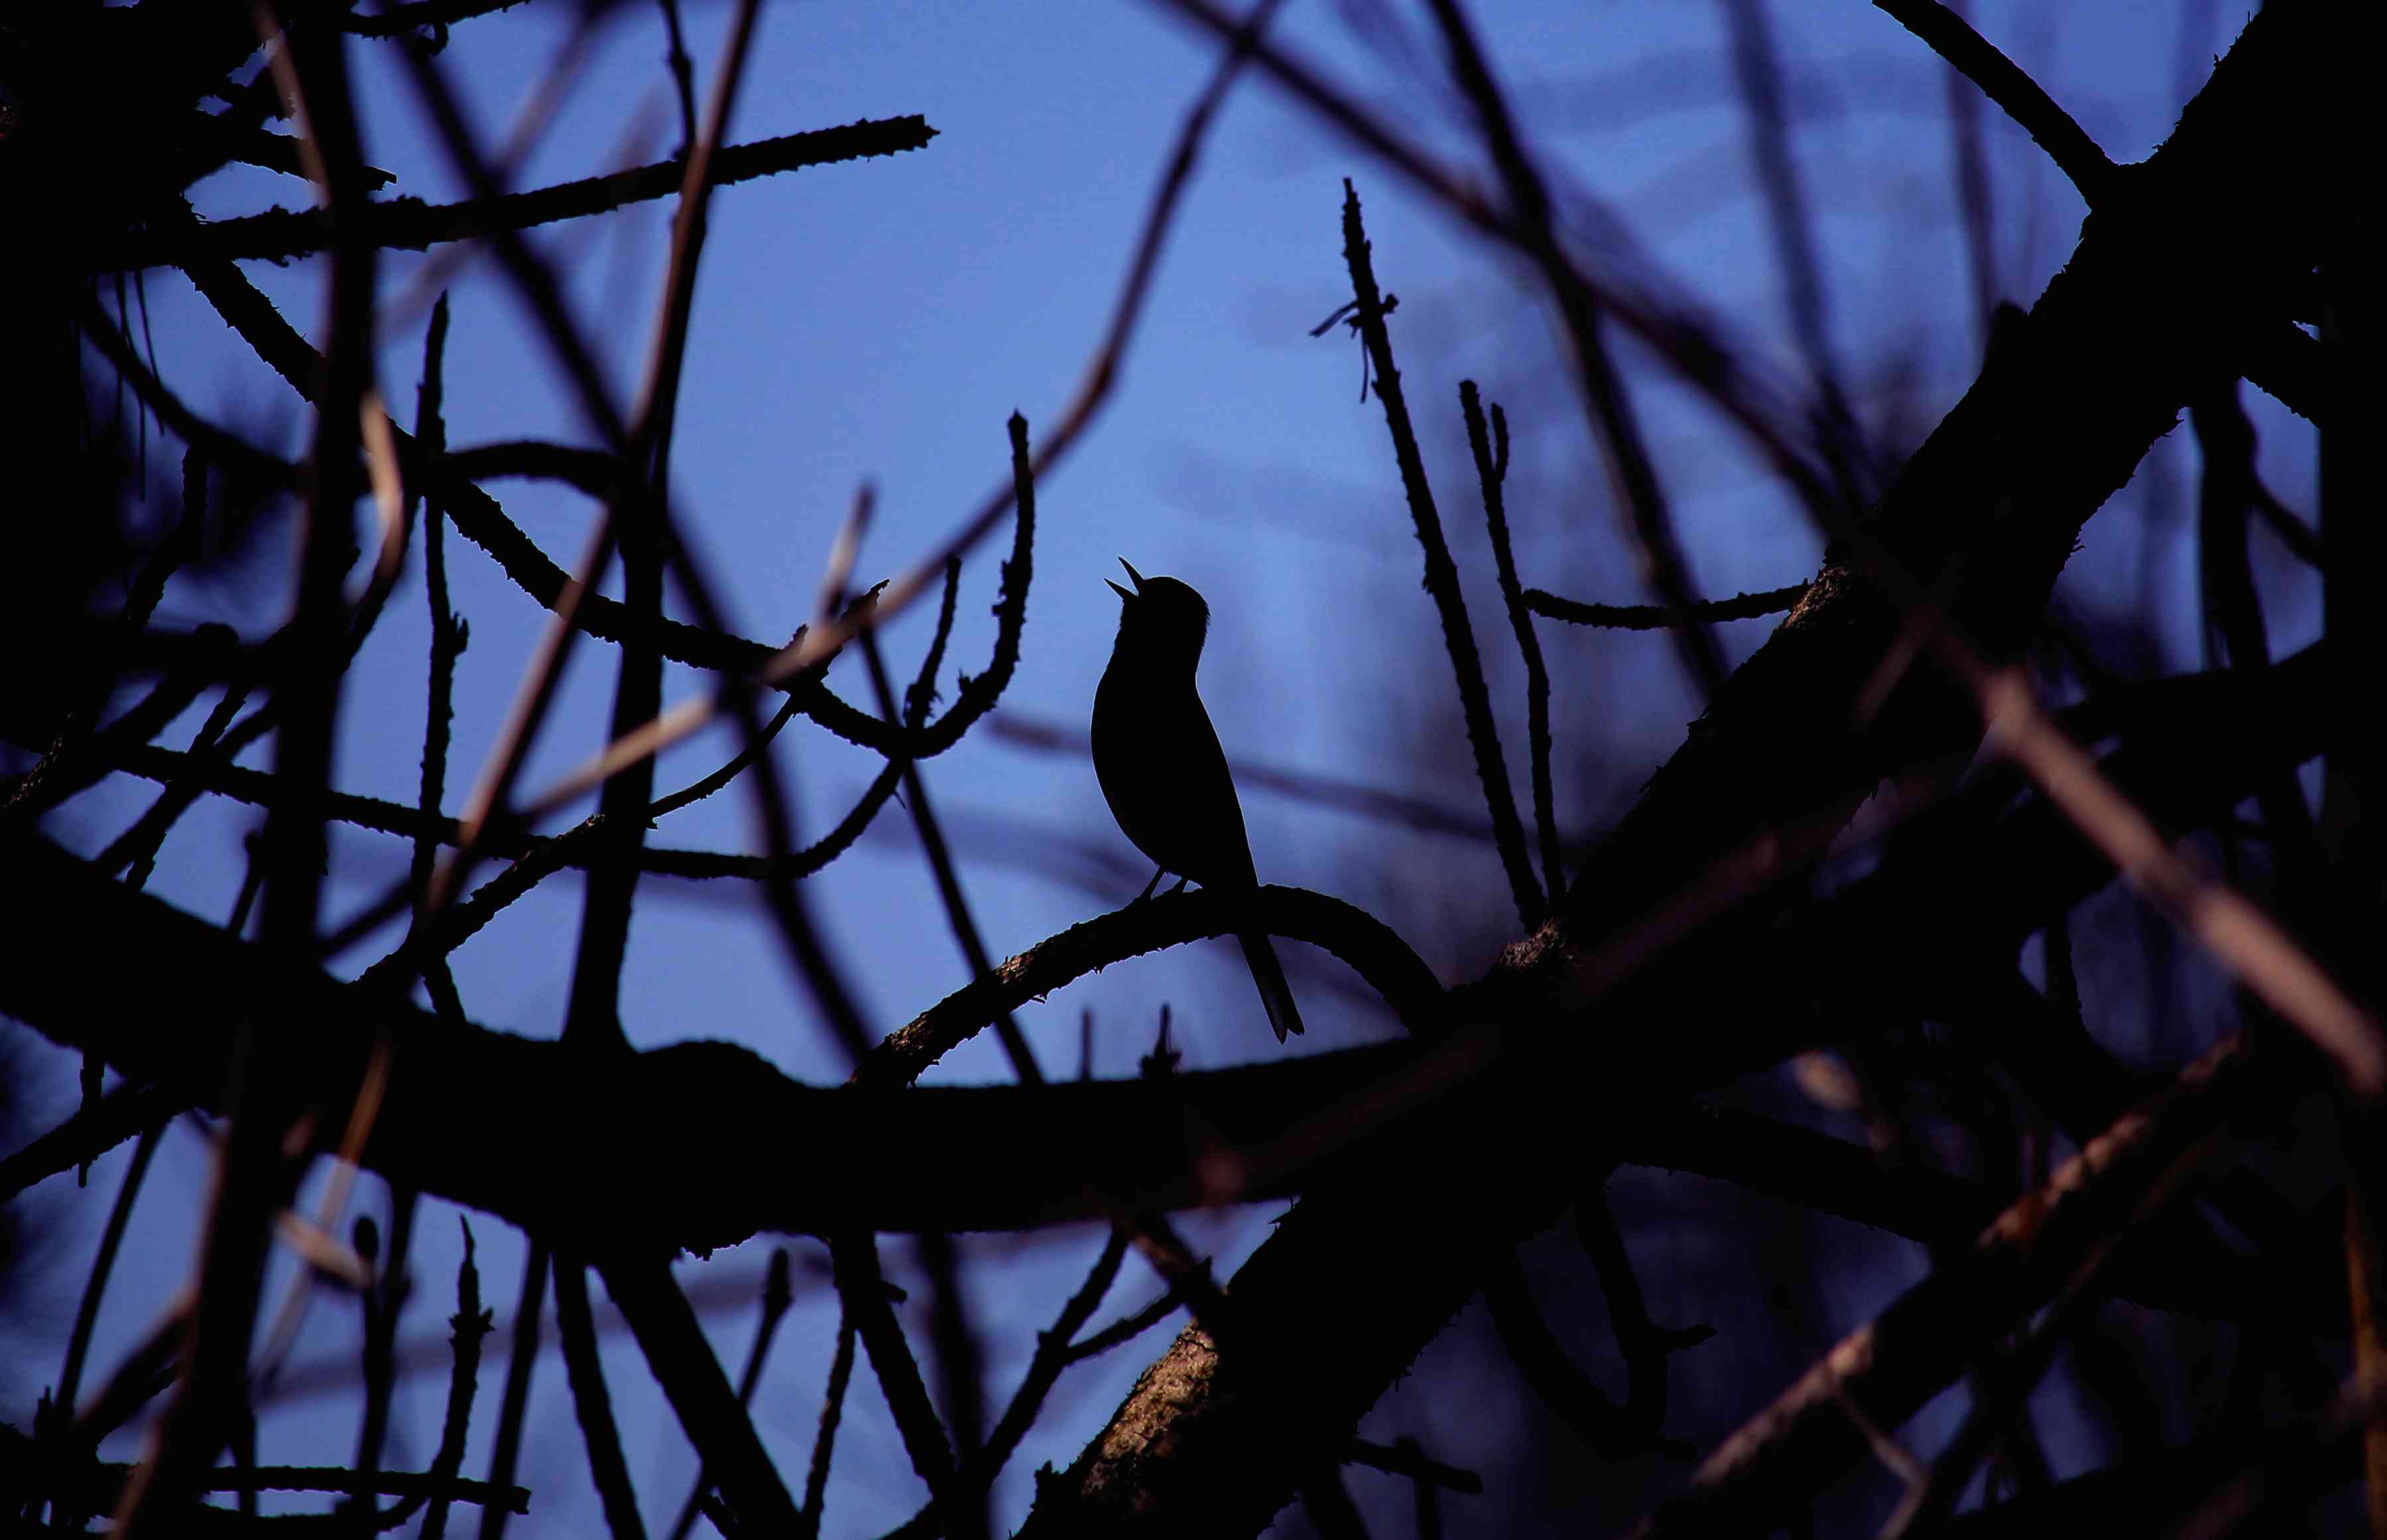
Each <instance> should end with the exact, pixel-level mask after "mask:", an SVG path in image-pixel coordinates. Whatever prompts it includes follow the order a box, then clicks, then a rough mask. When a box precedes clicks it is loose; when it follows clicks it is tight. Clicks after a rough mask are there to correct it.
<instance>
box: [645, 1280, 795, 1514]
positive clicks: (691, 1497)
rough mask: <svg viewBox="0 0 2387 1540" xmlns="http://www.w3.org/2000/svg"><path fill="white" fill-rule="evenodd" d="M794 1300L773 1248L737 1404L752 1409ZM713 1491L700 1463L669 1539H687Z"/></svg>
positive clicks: (709, 1477)
mask: <svg viewBox="0 0 2387 1540" xmlns="http://www.w3.org/2000/svg"><path fill="white" fill-rule="evenodd" d="M794 1301H795V1292H794V1290H793V1289H792V1288H791V1287H790V1285H789V1269H788V1248H787V1247H785V1246H776V1247H774V1248H772V1251H771V1263H770V1266H769V1267H768V1268H767V1269H764V1274H763V1313H762V1315H761V1316H760V1317H759V1318H758V1319H756V1320H755V1322H754V1344H753V1345H752V1346H751V1347H750V1348H748V1349H747V1351H746V1368H745V1370H744V1372H743V1373H741V1374H739V1377H738V1404H739V1406H741V1407H752V1406H753V1404H754V1387H755V1386H757V1385H759V1384H761V1383H762V1382H763V1362H764V1359H765V1358H767V1357H770V1355H771V1340H772V1339H773V1338H774V1337H776V1336H777V1335H778V1331H779V1322H780V1321H782V1320H784V1319H787V1314H788V1306H789V1305H791V1304H793V1303H794ZM712 1490H713V1476H712V1472H710V1471H707V1470H705V1469H704V1467H703V1466H702V1465H701V1464H700V1465H699V1466H698V1467H697V1470H696V1485H695V1486H694V1487H693V1488H692V1489H690V1491H689V1492H688V1501H687V1502H686V1503H683V1504H682V1505H681V1506H680V1510H679V1518H678V1520H677V1521H675V1522H674V1523H673V1525H672V1527H671V1535H670V1540H688V1531H689V1530H691V1529H694V1528H695V1527H696V1516H697V1513H698V1512H699V1510H700V1509H701V1507H702V1504H703V1502H704V1495H705V1494H706V1493H708V1492H710V1491H712Z"/></svg>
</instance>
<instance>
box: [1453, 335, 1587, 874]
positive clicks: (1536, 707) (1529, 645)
mask: <svg viewBox="0 0 2387 1540" xmlns="http://www.w3.org/2000/svg"><path fill="white" fill-rule="evenodd" d="M1459 410H1461V411H1462V412H1463V413H1464V414H1465V415H1466V418H1467V447H1468V448H1469V449H1470V450H1471V451H1472V452H1473V454H1474V456H1475V479H1476V482H1477V485H1479V486H1481V487H1482V488H1483V490H1484V524H1485V525H1486V526H1487V527H1488V528H1489V530H1490V531H1491V536H1492V562H1493V567H1494V569H1495V571H1497V573H1498V574H1499V578H1500V598H1501V600H1503V601H1504V602H1505V603H1506V604H1507V606H1508V609H1509V630H1510V631H1512V632H1514V633H1515V634H1516V637H1517V652H1518V655H1519V656H1520V657H1522V659H1523V660H1524V663H1525V740H1526V745H1527V753H1528V755H1529V756H1530V758H1531V760H1532V764H1533V787H1534V827H1535V828H1536V829H1537V830H1539V831H1540V834H1541V845H1542V890H1543V891H1544V892H1545V893H1548V894H1551V895H1553V896H1555V895H1557V894H1559V893H1561V892H1563V891H1565V890H1566V866H1565V857H1564V855H1563V853H1562V852H1561V851H1560V842H1559V824H1558V814H1557V813H1556V812H1555V811H1553V807H1552V804H1553V802H1555V800H1556V799H1555V797H1554V795H1553V793H1552V790H1551V787H1550V671H1549V668H1548V666H1547V664H1545V663H1543V662H1542V644H1541V641H1540V640H1539V638H1537V637H1535V635H1534V618H1533V616H1532V615H1531V614H1530V613H1528V612H1527V611H1526V609H1525V600H1524V595H1523V593H1522V591H1521V590H1520V589H1519V588H1518V586H1517V559H1516V556H1515V555H1514V554H1513V553H1512V552H1511V551H1510V549H1509V506H1508V499H1507V498H1506V496H1505V495H1504V493H1503V491H1502V484H1503V483H1505V482H1506V481H1507V480H1508V476H1509V418H1508V414H1507V413H1505V412H1503V411H1502V410H1500V405H1499V403H1498V402H1497V401H1496V402H1494V403H1493V405H1492V432H1491V434H1490V435H1488V436H1487V435H1486V434H1485V432H1484V405H1483V401H1482V399H1481V398H1479V397H1478V395H1477V394H1476V389H1475V382H1474V381H1473V380H1461V381H1459ZM1496 440H1497V443H1496Z"/></svg>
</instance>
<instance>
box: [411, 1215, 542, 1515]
mask: <svg viewBox="0 0 2387 1540" xmlns="http://www.w3.org/2000/svg"><path fill="white" fill-rule="evenodd" d="M551 1265H552V1257H551V1256H550V1255H549V1251H548V1249H547V1243H545V1242H543V1241H540V1240H538V1239H537V1237H536V1236H534V1237H533V1238H532V1241H531V1244H530V1251H529V1255H528V1256H524V1259H523V1276H522V1288H521V1289H520V1291H519V1292H518V1293H517V1294H515V1296H514V1329H513V1349H512V1353H511V1354H509V1355H508V1357H507V1360H506V1386H505V1392H504V1398H503V1399H502V1400H501V1401H500V1402H499V1407H498V1431H497V1434H496V1437H495V1440H494V1441H493V1442H492V1444H491V1445H490V1449H489V1484H490V1485H492V1486H508V1485H511V1484H512V1483H513V1479H514V1460H515V1458H517V1457H518V1456H519V1454H520V1453H521V1450H522V1430H523V1417H524V1412H525V1411H526V1410H527V1409H528V1408H529V1406H530V1377H531V1371H532V1370H533V1369H535V1368H536V1367H537V1363H538V1336H539V1332H538V1326H539V1318H540V1317H541V1316H542V1315H543V1314H544V1313H545V1303H544V1302H545V1300H546V1297H547V1275H548V1271H549V1268H550V1266H551ZM505 1533H506V1513H505V1510H504V1509H503V1508H485V1509H483V1510H482V1513H481V1540H503V1536H504V1534H505ZM424 1534H425V1535H426V1537H427V1536H428V1535H429V1534H430V1531H429V1528H428V1525H427V1524H426V1526H425V1529H424Z"/></svg>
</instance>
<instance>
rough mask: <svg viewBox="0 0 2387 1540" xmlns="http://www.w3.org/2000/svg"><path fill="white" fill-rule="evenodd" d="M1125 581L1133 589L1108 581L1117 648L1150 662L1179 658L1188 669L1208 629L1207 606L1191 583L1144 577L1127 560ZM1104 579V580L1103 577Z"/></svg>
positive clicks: (1122, 563)
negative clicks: (1114, 598)
mask: <svg viewBox="0 0 2387 1540" xmlns="http://www.w3.org/2000/svg"><path fill="white" fill-rule="evenodd" d="M1119 565H1120V566H1122V567H1127V575H1128V581H1129V582H1130V583H1133V584H1134V585H1135V587H1133V588H1122V587H1119V586H1118V584H1117V583H1112V584H1111V589H1112V591H1113V592H1115V593H1117V594H1118V596H1119V629H1118V648H1119V650H1121V651H1133V652H1135V653H1137V654H1139V655H1143V656H1146V657H1149V658H1150V659H1152V660H1153V661H1154V662H1156V663H1158V662H1161V661H1164V660H1171V659H1177V660H1181V661H1182V662H1183V663H1184V664H1185V665H1186V666H1187V667H1188V668H1191V667H1192V666H1193V663H1194V662H1195V661H1196V660H1198V659H1199V658H1200V657H1201V656H1202V638H1203V637H1204V636H1206V634H1207V633H1208V631H1209V629H1210V606H1209V605H1207V604H1206V603H1204V602H1203V601H1202V596H1201V595H1200V594H1198V593H1195V592H1194V591H1193V587H1192V586H1190V585H1188V584H1184V583H1180V582H1179V581H1178V580H1177V579H1175V578H1173V577H1146V576H1144V575H1143V574H1142V573H1140V572H1137V571H1136V570H1135V569H1134V568H1133V567H1128V564H1127V559H1126V558H1125V557H1121V558H1119ZM1105 581H1107V579H1105Z"/></svg>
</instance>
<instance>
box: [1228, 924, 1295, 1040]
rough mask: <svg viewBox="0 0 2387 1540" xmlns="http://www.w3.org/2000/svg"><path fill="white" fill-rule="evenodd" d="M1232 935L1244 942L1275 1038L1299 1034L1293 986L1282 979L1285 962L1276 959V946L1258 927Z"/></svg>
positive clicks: (1261, 1001) (1281, 1038) (1254, 979)
mask: <svg viewBox="0 0 2387 1540" xmlns="http://www.w3.org/2000/svg"><path fill="white" fill-rule="evenodd" d="M1235 939H1236V940H1239V941H1241V942H1243V943H1244V962H1246V963H1249V964H1250V965H1251V966H1252V982H1253V983H1255V984H1257V985H1258V986H1259V987H1260V1004H1263V1005H1265V1006H1267V1007H1268V1018H1269V1026H1271V1027H1273V1028H1275V1029H1276V1040H1277V1041H1279V1042H1282V1041H1284V1040H1285V1039H1286V1038H1288V1037H1298V1036H1299V1035H1300V1034H1301V1013H1300V1012H1299V1011H1298V1010H1295V1008H1294V1004H1293V986H1292V985H1290V984H1287V983H1286V982H1285V981H1284V965H1283V964H1282V963H1280V962H1278V961H1277V960H1276V948H1275V947H1273V946H1270V945H1269V939H1268V938H1267V937H1266V936H1263V935H1260V934H1259V933H1257V931H1255V932H1253V933H1251V934H1249V935H1244V936H1238V937H1236V938H1235Z"/></svg>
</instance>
